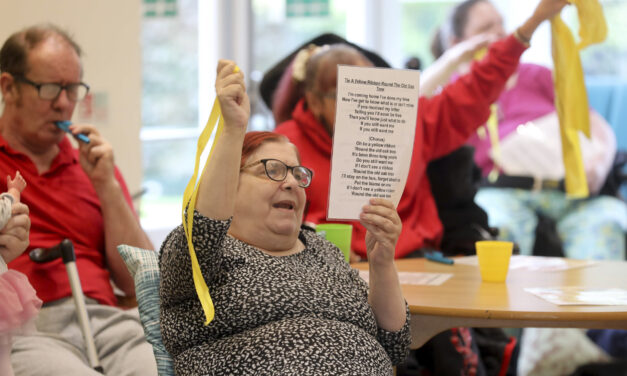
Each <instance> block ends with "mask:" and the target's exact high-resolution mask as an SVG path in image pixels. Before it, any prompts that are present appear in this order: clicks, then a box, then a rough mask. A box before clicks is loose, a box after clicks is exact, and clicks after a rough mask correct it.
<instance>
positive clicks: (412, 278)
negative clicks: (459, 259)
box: [359, 270, 453, 286]
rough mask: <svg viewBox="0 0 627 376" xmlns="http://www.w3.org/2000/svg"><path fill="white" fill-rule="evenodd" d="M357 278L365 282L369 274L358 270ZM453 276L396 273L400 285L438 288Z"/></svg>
mask: <svg viewBox="0 0 627 376" xmlns="http://www.w3.org/2000/svg"><path fill="white" fill-rule="evenodd" d="M359 276H360V277H361V278H362V279H363V280H364V281H366V282H368V277H369V276H370V273H369V272H368V271H367V270H360V271H359ZM452 276H453V274H452V273H423V272H398V279H399V281H400V282H401V285H414V286H420V285H426V286H439V285H441V284H443V283H444V282H446V281H447V280H448V279H449V278H451V277H452Z"/></svg>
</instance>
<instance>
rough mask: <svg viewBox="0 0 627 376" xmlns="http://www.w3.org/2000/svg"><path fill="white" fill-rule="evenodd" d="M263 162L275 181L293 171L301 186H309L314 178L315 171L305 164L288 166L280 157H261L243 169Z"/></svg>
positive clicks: (268, 174)
mask: <svg viewBox="0 0 627 376" xmlns="http://www.w3.org/2000/svg"><path fill="white" fill-rule="evenodd" d="M260 163H263V167H264V168H265V170H266V175H267V176H268V177H269V178H270V179H271V180H274V181H283V180H285V178H286V177H287V172H288V171H291V172H292V175H293V176H294V179H296V182H297V183H298V186H299V187H302V188H307V187H309V185H310V184H311V179H313V171H311V170H310V169H308V168H307V167H304V166H288V165H286V164H285V163H283V162H281V161H279V160H278V159H261V160H259V161H257V162H253V163H251V164H249V165H246V166H244V167H242V168H241V170H243V169H245V168H248V167H252V166H256V165H258V164H260Z"/></svg>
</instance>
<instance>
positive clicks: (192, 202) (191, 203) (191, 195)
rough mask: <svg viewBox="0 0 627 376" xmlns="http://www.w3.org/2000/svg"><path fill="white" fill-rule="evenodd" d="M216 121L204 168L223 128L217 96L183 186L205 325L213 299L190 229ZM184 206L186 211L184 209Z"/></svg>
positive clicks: (187, 234) (185, 218)
mask: <svg viewBox="0 0 627 376" xmlns="http://www.w3.org/2000/svg"><path fill="white" fill-rule="evenodd" d="M238 70H239V68H238V67H236V68H235V71H236V72H237V71H238ZM216 123H217V125H218V129H217V130H216V134H215V138H214V142H213V144H212V146H211V149H210V151H209V156H208V157H207V162H206V163H205V168H206V167H207V165H208V164H209V160H210V159H211V155H212V154H213V145H215V143H216V142H215V141H217V140H218V138H219V137H220V134H221V133H222V130H223V129H224V119H223V118H222V110H221V109H220V103H219V102H218V98H216V100H215V101H214V102H213V108H212V109H211V114H210V115H209V120H208V121H207V124H206V125H205V128H204V129H203V131H202V133H201V134H200V137H199V138H198V146H197V148H196V163H195V165H194V173H193V174H192V177H191V179H189V183H187V187H186V188H185V193H184V194H183V208H182V217H183V229H184V230H185V237H186V238H187V246H188V249H189V255H190V257H191V262H192V275H193V279H194V286H195V287H196V293H197V294H198V299H199V300H200V304H201V305H202V309H203V311H204V312H205V318H206V321H205V325H208V324H209V323H210V322H211V321H212V320H213V317H214V315H215V310H214V307H213V301H212V300H211V295H210V294H209V288H208V287H207V283H206V282H205V279H204V278H203V276H202V272H201V270H200V265H199V264H198V258H197V257H196V252H195V251H194V244H193V243H192V230H193V223H194V221H193V219H194V209H195V208H196V196H197V195H198V181H199V180H200V179H199V177H198V170H199V166H200V158H201V156H202V154H203V152H204V150H205V147H206V146H207V143H208V141H209V139H210V138H211V134H212V133H213V131H214V129H215V126H216ZM204 170H205V169H203V173H204ZM200 178H202V173H201V175H200ZM186 208H187V211H185V210H186Z"/></svg>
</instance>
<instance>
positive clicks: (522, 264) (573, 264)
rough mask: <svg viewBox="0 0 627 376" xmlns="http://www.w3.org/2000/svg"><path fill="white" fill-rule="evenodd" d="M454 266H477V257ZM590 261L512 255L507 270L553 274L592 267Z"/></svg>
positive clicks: (456, 261) (463, 259)
mask: <svg viewBox="0 0 627 376" xmlns="http://www.w3.org/2000/svg"><path fill="white" fill-rule="evenodd" d="M455 263H456V264H464V265H479V263H478V261H477V256H467V257H460V258H456V259H455ZM595 263H596V262H595V261H592V260H574V259H565V258H562V257H544V256H523V255H514V256H512V257H511V259H510V261H509V269H510V270H513V269H526V270H529V271H539V272H554V271H559V270H568V269H574V268H581V267H584V266H590V265H594V264H595Z"/></svg>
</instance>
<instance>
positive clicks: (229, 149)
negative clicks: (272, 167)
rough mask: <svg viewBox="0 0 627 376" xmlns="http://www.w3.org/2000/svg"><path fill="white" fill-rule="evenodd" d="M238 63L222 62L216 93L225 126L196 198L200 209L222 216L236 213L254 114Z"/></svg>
mask: <svg viewBox="0 0 627 376" xmlns="http://www.w3.org/2000/svg"><path fill="white" fill-rule="evenodd" d="M236 67H237V66H236V65H235V63H234V62H233V61H229V60H220V61H219V62H218V74H217V77H216V95H217V97H218V100H219V102H220V107H221V109H222V117H223V119H224V130H223V132H222V134H221V136H220V137H219V138H218V140H217V142H216V144H215V146H214V150H213V155H212V156H211V160H209V162H208V164H207V166H206V168H205V172H204V174H203V176H202V178H201V181H200V186H199V188H198V190H199V191H198V198H197V201H196V210H198V211H199V212H200V213H201V214H202V215H204V216H206V217H209V218H213V219H218V220H224V219H228V218H230V217H231V216H232V215H233V211H234V207H235V195H236V191H237V184H238V179H239V167H240V160H241V155H242V143H243V141H244V134H245V133H246V126H247V124H248V118H249V116H250V101H249V99H248V95H247V94H246V85H245V84H244V74H243V73H242V72H240V71H239V69H236Z"/></svg>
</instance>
